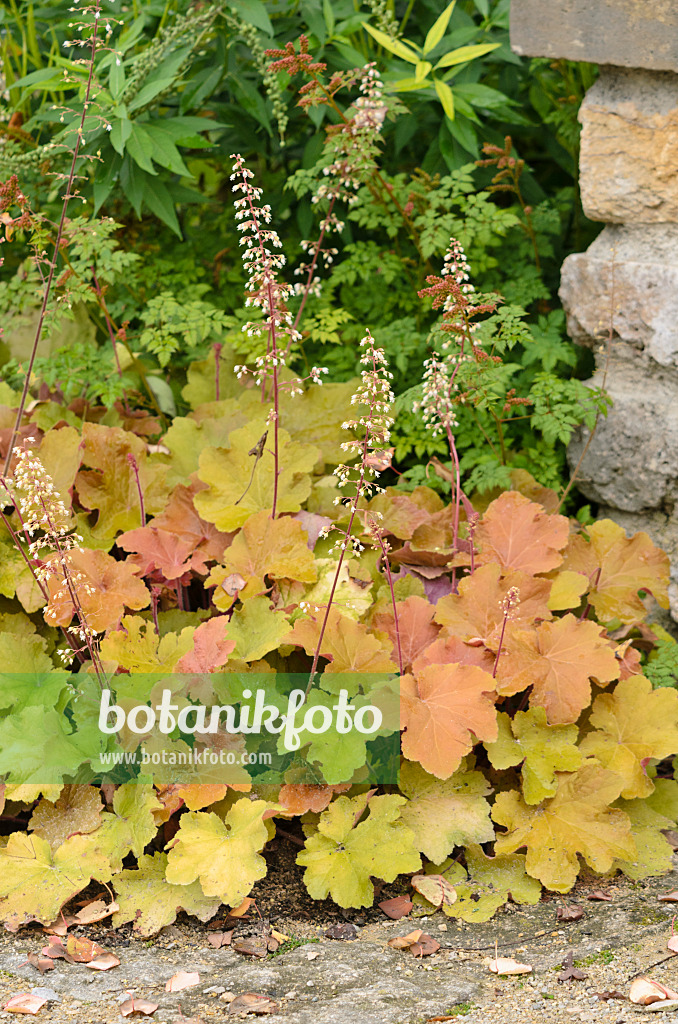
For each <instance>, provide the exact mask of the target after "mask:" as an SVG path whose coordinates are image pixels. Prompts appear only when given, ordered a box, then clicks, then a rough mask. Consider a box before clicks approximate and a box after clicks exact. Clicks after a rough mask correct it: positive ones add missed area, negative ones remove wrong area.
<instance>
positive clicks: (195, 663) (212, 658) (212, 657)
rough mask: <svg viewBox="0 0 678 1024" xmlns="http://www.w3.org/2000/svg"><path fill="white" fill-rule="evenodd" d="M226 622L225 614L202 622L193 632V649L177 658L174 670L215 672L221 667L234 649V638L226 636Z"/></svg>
mask: <svg viewBox="0 0 678 1024" xmlns="http://www.w3.org/2000/svg"><path fill="white" fill-rule="evenodd" d="M228 622H229V620H228V617H227V616H226V615H216V616H215V617H214V618H212V619H208V621H207V622H202V623H201V624H200V625H199V626H198V628H197V629H196V631H195V633H194V634H193V650H192V651H188V653H187V654H184V655H183V657H181V658H180V659H179V661H178V662H177V664H176V671H177V672H216V670H217V669H220V668H222V667H223V666H224V665H225V664H226V662H227V661H228V658H229V655H230V654H232V652H233V651H234V650H235V640H231V639H229V637H227V636H226V631H227V627H228Z"/></svg>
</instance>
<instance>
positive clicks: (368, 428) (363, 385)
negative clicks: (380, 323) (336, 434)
mask: <svg viewBox="0 0 678 1024" xmlns="http://www.w3.org/2000/svg"><path fill="white" fill-rule="evenodd" d="M360 347H361V348H363V349H364V350H365V351H364V352H363V354H362V356H361V357H360V362H361V363H362V365H363V366H366V367H368V369H365V370H363V371H362V372H361V374H360V376H361V382H360V385H359V386H358V389H357V390H356V392H355V394H354V395H353V396H352V398H351V405H365V406H367V412H366V413H365V414H364V415H363V416H361V417H360V418H359V419H357V420H346V421H345V422H344V423H342V425H341V426H342V429H343V430H358V431H360V432H361V433H362V434H363V437H362V439H361V438H358V437H356V438H352V439H351V440H350V441H344V442H342V445H341V448H342V451H345V452H352V453H353V454H354V455H356V456H357V458H358V459H359V460H360V461H359V463H358V464H357V465H356V466H347V465H340V466H337V468H336V469H335V471H334V474H335V476H337V477H338V478H339V484H338V486H339V487H346V486H347V485H348V484H349V483H351V482H352V483H355V484H356V486H357V496H358V498H361V497H363V496H365V497H368V498H369V497H370V495H371V494H373V493H380V492H381V491H382V490H383V488H381V487H379V486H377V484H375V483H373V482H372V481H373V480H376V479H378V477H379V472H378V470H377V469H376V468H375V467H376V465H379V464H380V460H379V458H376V459H375V458H374V456H375V455H378V456H383V451H384V448H385V447H386V446H387V445H388V442H389V440H390V437H391V427H392V426H393V416H392V415H391V413H392V406H393V392H392V390H391V380H392V379H393V374H392V373H390V371H389V370H388V369H387V368H386V356H385V355H384V350H383V349H381V348H377V347H376V346H375V344H374V338H373V337H372V335H371V334H370V332H369V331H368V332H367V334H366V335H365V337H364V338H363V339H362V341H361V342H360ZM361 428H362V430H361ZM356 473H357V474H358V476H357V479H356ZM334 500H335V504H339V502H346V501H348V500H349V499H348V498H335V499H334Z"/></svg>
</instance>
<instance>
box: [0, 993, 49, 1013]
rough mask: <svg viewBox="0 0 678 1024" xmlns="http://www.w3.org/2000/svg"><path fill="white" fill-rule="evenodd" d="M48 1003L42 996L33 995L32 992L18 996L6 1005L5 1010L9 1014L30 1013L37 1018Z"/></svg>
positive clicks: (13, 997)
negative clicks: (36, 1015)
mask: <svg viewBox="0 0 678 1024" xmlns="http://www.w3.org/2000/svg"><path fill="white" fill-rule="evenodd" d="M46 1002H47V1000H46V999H43V998H42V996H34V995H31V993H30V992H21V993H20V994H19V995H18V996H12V998H11V999H10V1000H9V1001H8V1002H6V1003H5V1005H4V1009H5V1010H6V1011H7V1012H8V1013H30V1014H33V1015H34V1016H35V1014H36V1013H38V1012H39V1011H40V1010H41V1009H42V1007H43V1006H44V1005H45V1003H46Z"/></svg>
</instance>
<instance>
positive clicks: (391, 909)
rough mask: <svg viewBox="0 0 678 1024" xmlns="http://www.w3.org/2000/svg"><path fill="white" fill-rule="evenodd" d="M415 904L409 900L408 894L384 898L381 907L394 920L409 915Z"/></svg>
mask: <svg viewBox="0 0 678 1024" xmlns="http://www.w3.org/2000/svg"><path fill="white" fill-rule="evenodd" d="M413 906H414V903H413V902H412V900H408V898H407V896H394V897H393V899H390V900H383V901H382V902H381V903H380V904H379V909H380V910H383V911H384V913H385V914H386V916H387V917H390V918H391V920H392V921H399V920H400V919H401V917H407V915H408V914H409V912H410V911H411V910H412V907H413Z"/></svg>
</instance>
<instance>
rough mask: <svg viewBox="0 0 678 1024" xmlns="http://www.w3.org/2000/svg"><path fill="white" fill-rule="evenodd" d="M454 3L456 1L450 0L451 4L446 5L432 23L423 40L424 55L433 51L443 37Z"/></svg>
mask: <svg viewBox="0 0 678 1024" xmlns="http://www.w3.org/2000/svg"><path fill="white" fill-rule="evenodd" d="M456 2H457V0H452V3H451V4H448V6H447V7H446V8H445V10H444V11H443V13H442V14H441V15H440V17H439V18H437V19H436V21H435V22H434V23H433V26H432V27H431V28H430V29H429V30H428V33H427V36H426V39H425V40H424V53H425V54H426V53H430V52H431V50H435V48H436V46H437V45H438V43H439V42H440V40H441V39H442V38H443V36H444V35H445V32H446V31H447V25H448V22H449V20H450V16H451V14H452V11H453V10H454V5H455V4H456Z"/></svg>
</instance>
